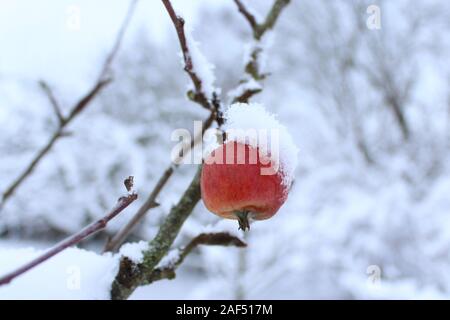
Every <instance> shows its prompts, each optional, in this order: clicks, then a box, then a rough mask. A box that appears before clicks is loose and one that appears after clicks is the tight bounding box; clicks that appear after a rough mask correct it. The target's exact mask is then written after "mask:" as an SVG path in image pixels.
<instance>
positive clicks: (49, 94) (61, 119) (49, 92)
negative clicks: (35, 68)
mask: <svg viewBox="0 0 450 320" xmlns="http://www.w3.org/2000/svg"><path fill="white" fill-rule="evenodd" d="M39 85H40V87H41V88H42V90H44V92H45V94H46V95H47V97H48V100H49V101H50V104H51V105H52V107H53V111H55V114H56V117H57V118H58V121H59V123H60V124H61V123H62V122H64V117H63V115H62V113H61V107H60V106H59V103H58V101H57V100H56V98H55V95H54V94H53V91H52V90H51V89H50V87H49V85H48V84H47V83H46V82H45V81H44V80H41V81H39Z"/></svg>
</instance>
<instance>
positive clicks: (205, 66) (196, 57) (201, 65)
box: [185, 22, 216, 99]
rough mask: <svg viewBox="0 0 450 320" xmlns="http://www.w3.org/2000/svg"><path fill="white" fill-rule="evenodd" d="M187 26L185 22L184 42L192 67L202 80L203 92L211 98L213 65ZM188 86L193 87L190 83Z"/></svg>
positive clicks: (214, 78) (213, 78) (213, 77)
mask: <svg viewBox="0 0 450 320" xmlns="http://www.w3.org/2000/svg"><path fill="white" fill-rule="evenodd" d="M189 26H190V24H189V23H187V22H185V34H186V42H187V46H188V48H189V53H190V57H191V59H192V65H193V69H194V72H195V73H196V74H197V75H198V77H199V78H200V80H201V81H202V89H203V92H204V93H205V94H206V97H207V98H208V99H211V98H212V94H213V92H214V81H215V80H216V77H215V75H214V68H215V66H214V65H213V64H211V63H210V62H209V61H208V59H206V57H205V56H204V54H203V53H202V52H201V50H200V43H199V42H197V41H196V40H195V39H194V38H193V36H192V29H191V28H190V27H189ZM189 86H190V87H191V89H193V88H192V84H190V85H189Z"/></svg>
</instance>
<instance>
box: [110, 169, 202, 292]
mask: <svg viewBox="0 0 450 320" xmlns="http://www.w3.org/2000/svg"><path fill="white" fill-rule="evenodd" d="M200 175H201V166H200V167H199V168H198V170H197V173H196V175H195V176H194V178H193V180H192V182H191V184H190V185H189V187H188V188H187V189H186V191H185V192H184V194H183V196H182V197H181V199H180V201H179V202H178V203H177V205H176V206H174V207H173V208H172V209H171V210H170V213H169V215H168V216H167V217H166V219H165V220H164V222H163V224H162V225H161V226H160V228H159V230H158V233H157V235H156V236H155V238H154V239H153V240H152V241H150V243H149V249H148V250H147V251H145V252H143V254H144V261H143V262H142V263H141V264H138V265H135V266H130V260H129V259H127V258H122V259H121V262H120V267H119V271H118V273H117V276H116V278H115V280H114V282H113V284H112V288H111V298H112V299H114V300H122V299H126V298H128V297H129V296H130V295H131V293H133V291H134V290H135V289H136V288H137V287H138V286H141V285H145V284H147V283H148V277H149V276H150V275H151V273H152V272H153V270H154V269H155V267H156V266H157V265H158V263H159V262H160V261H161V259H162V258H163V257H164V256H165V255H166V254H167V253H168V252H169V249H170V247H171V246H172V244H173V241H174V240H175V238H176V236H177V235H178V232H179V231H180V229H181V226H182V225H183V223H184V221H185V220H186V219H187V217H188V216H189V215H190V214H191V212H192V210H194V208H195V206H196V205H197V203H198V202H199V201H200V198H201V194H200Z"/></svg>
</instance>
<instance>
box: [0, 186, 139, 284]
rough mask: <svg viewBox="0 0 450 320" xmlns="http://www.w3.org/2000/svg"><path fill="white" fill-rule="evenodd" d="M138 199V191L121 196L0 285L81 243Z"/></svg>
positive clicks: (11, 274)
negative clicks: (101, 212) (82, 226)
mask: <svg viewBox="0 0 450 320" xmlns="http://www.w3.org/2000/svg"><path fill="white" fill-rule="evenodd" d="M136 199H137V194H136V193H129V194H128V195H127V196H123V197H120V198H119V200H118V201H117V204H116V205H115V206H114V208H113V209H112V210H111V211H110V212H108V213H107V214H106V215H105V216H104V217H103V218H101V219H100V220H98V221H96V222H94V223H92V224H90V225H89V226H87V227H85V228H84V229H82V230H81V231H79V232H77V233H76V234H74V235H73V236H71V237H69V238H67V239H65V240H63V241H61V242H60V243H59V244H57V245H56V246H55V247H53V249H50V250H49V251H47V252H46V253H44V254H43V255H41V256H39V257H37V258H36V259H34V260H32V261H30V262H29V263H27V264H25V265H24V266H22V267H20V268H19V269H17V270H15V271H13V272H11V273H9V274H7V275H5V276H3V277H2V278H0V286H2V285H5V284H8V283H10V282H11V281H12V280H13V279H14V278H16V277H18V276H20V275H22V274H24V273H25V272H27V271H29V270H30V269H32V268H34V267H36V266H38V265H39V264H41V263H43V262H44V261H47V260H48V259H50V258H51V257H53V256H55V255H56V254H58V253H60V252H61V251H63V250H65V249H67V248H68V247H71V246H73V245H76V244H77V243H80V242H81V241H83V240H84V239H86V238H87V237H89V236H90V235H92V234H94V233H96V232H98V231H100V230H102V229H104V228H105V227H106V225H107V224H108V222H109V221H110V220H111V219H113V218H114V217H116V216H117V215H118V214H119V213H120V212H122V211H123V210H124V209H125V208H126V207H128V206H129V205H130V204H131V203H132V202H133V201H134V200H136Z"/></svg>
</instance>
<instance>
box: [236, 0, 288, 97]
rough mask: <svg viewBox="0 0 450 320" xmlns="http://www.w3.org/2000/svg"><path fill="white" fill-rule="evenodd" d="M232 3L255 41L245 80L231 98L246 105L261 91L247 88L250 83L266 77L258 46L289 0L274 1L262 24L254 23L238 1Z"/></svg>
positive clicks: (255, 88) (260, 50)
mask: <svg viewBox="0 0 450 320" xmlns="http://www.w3.org/2000/svg"><path fill="white" fill-rule="evenodd" d="M234 2H235V3H236V5H237V7H238V10H239V12H241V13H242V15H243V16H244V17H245V19H247V21H249V24H250V27H251V29H252V31H253V39H254V41H255V45H254V46H253V48H252V50H251V53H250V57H249V61H248V62H247V64H246V65H245V73H246V74H247V78H244V79H242V80H241V81H240V84H239V86H238V88H237V89H236V92H237V93H238V94H237V95H236V96H234V97H232V102H233V103H235V102H245V103H247V102H248V101H249V99H250V98H251V97H253V96H254V95H256V94H258V93H259V92H261V91H262V89H261V88H259V87H251V86H250V87H248V84H249V83H250V81H252V80H254V81H256V82H257V83H260V82H262V81H263V80H264V79H265V78H266V77H267V76H268V74H266V73H263V72H261V70H260V69H261V68H260V61H259V60H260V56H261V53H262V48H261V46H260V45H259V44H260V42H261V40H262V38H263V36H264V34H265V33H266V32H267V31H268V30H270V29H272V28H273V27H274V26H275V23H276V21H277V20H278V17H279V16H280V14H281V12H282V11H283V9H284V8H285V7H286V6H287V5H288V4H289V2H290V0H275V1H274V3H273V5H272V7H271V9H270V10H269V12H268V13H267V15H266V18H265V19H264V21H263V22H262V23H257V22H256V19H255V18H254V16H253V15H251V14H250V13H249V11H248V9H247V8H246V7H245V6H244V5H243V3H242V2H241V1H240V0H235V1H234ZM252 17H253V18H252ZM241 86H243V88H244V89H243V90H239V88H240V87H241Z"/></svg>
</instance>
